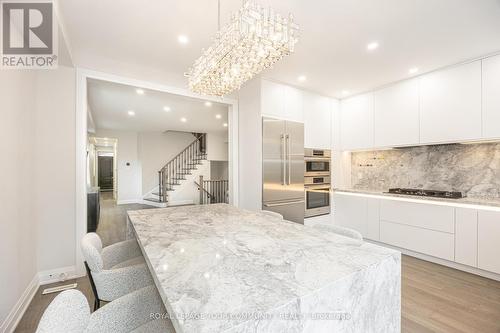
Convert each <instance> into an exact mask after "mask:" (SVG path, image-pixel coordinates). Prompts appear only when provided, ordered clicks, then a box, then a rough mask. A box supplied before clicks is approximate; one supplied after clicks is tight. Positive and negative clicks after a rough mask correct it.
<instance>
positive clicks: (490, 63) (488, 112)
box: [483, 56, 500, 139]
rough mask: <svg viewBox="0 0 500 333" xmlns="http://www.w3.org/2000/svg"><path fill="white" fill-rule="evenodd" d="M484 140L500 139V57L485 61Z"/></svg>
mask: <svg viewBox="0 0 500 333" xmlns="http://www.w3.org/2000/svg"><path fill="white" fill-rule="evenodd" d="M483 138H488V139H491V138H500V56H496V57H491V58H488V59H484V60H483Z"/></svg>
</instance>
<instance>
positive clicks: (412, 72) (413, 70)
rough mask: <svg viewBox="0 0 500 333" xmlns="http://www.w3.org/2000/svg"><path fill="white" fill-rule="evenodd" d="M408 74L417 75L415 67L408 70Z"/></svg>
mask: <svg viewBox="0 0 500 333" xmlns="http://www.w3.org/2000/svg"><path fill="white" fill-rule="evenodd" d="M408 73H410V74H417V73H418V68H417V67H413V68H410V69H409V70H408Z"/></svg>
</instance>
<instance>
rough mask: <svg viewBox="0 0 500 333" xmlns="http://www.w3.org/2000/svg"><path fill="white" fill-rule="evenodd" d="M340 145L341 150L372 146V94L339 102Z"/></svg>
mask: <svg viewBox="0 0 500 333" xmlns="http://www.w3.org/2000/svg"><path fill="white" fill-rule="evenodd" d="M340 121H341V126H340V131H341V145H342V149H343V150H356V149H368V148H373V94H372V93H369V94H364V95H359V96H355V97H351V98H348V99H344V100H342V102H341V120H340Z"/></svg>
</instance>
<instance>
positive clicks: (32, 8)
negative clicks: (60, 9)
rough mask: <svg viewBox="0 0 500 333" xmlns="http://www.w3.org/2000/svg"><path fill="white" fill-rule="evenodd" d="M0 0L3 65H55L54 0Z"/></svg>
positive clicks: (11, 66) (34, 66)
mask: <svg viewBox="0 0 500 333" xmlns="http://www.w3.org/2000/svg"><path fill="white" fill-rule="evenodd" d="M35 1H36V0H35ZM0 4H1V10H0V12H1V18H2V23H1V29H2V31H1V37H2V46H1V50H2V54H1V57H2V58H1V68H2V69H8V68H11V69H49V68H56V67H57V23H56V21H55V17H54V9H53V4H52V2H51V1H38V2H33V1H31V2H24V1H2V2H1V3H0Z"/></svg>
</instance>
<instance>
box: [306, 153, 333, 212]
mask: <svg viewBox="0 0 500 333" xmlns="http://www.w3.org/2000/svg"><path fill="white" fill-rule="evenodd" d="M304 162H305V173H304V188H305V217H312V216H319V215H325V214H330V188H331V176H330V165H331V152H330V150H322V149H307V148H306V149H305V151H304Z"/></svg>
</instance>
